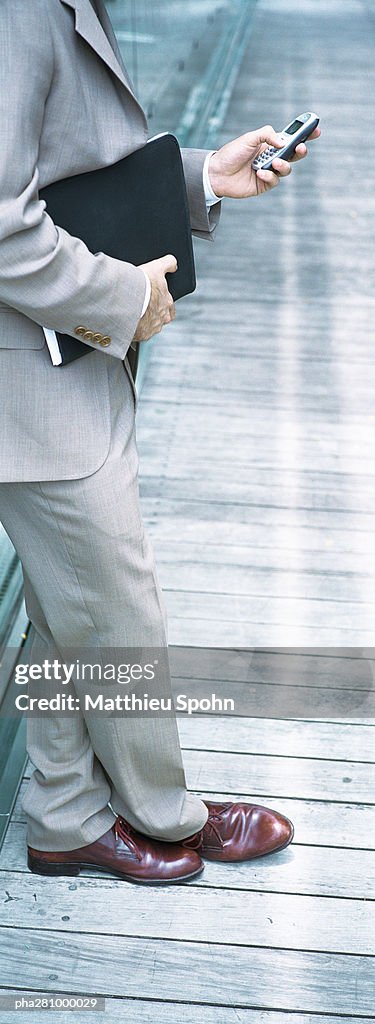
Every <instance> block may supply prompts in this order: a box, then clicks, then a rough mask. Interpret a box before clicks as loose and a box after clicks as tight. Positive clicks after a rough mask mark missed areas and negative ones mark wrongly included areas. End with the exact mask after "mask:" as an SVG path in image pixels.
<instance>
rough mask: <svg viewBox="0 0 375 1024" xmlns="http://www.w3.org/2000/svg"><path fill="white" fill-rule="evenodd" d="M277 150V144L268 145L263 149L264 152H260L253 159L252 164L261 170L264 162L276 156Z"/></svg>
mask: <svg viewBox="0 0 375 1024" xmlns="http://www.w3.org/2000/svg"><path fill="white" fill-rule="evenodd" d="M277 152H278V150H277V149H276V146H268V147H267V149H264V150H263V153H260V154H259V156H257V157H256V159H255V160H253V164H252V166H253V167H254V168H255V169H256V170H259V168H260V167H262V166H263V164H265V163H267V161H268V160H272V157H273V156H275V153H277Z"/></svg>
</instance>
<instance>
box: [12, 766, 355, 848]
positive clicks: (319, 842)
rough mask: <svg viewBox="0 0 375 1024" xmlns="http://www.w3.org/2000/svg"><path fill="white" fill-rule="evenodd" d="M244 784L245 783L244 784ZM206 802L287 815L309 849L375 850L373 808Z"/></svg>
mask: <svg viewBox="0 0 375 1024" xmlns="http://www.w3.org/2000/svg"><path fill="white" fill-rule="evenodd" d="M242 781H243V780H242ZM26 785H27V782H23V783H22V785H21V787H20V792H19V794H18V797H17V801H16V804H15V809H14V812H13V817H12V820H13V821H15V822H24V821H25V815H24V813H23V810H22V806H21V804H22V799H23V795H24V793H25V788H26ZM197 792H198V793H199V794H200V795H201V796H202V799H206V800H212V801H215V800H219V801H220V800H223V801H226V800H247V801H248V802H249V803H261V804H263V805H265V806H267V807H273V808H274V809H275V810H279V811H281V812H282V813H283V814H286V816H287V817H288V818H291V819H292V820H293V823H294V825H295V830H296V840H297V841H298V843H303V844H306V845H307V846H332V847H344V848H346V847H350V848H352V849H358V850H374V849H375V834H374V808H373V806H369V805H367V804H343V803H330V802H329V801H327V800H325V801H320V800H299V799H287V798H282V799H280V798H278V797H275V796H274V795H270V793H264V794H262V796H261V797H260V795H259V794H255V793H253V792H247V793H246V792H244V791H242V792H234V791H232V792H230V791H228V789H226V790H222V791H220V792H218V791H213V790H212V789H211V790H197Z"/></svg>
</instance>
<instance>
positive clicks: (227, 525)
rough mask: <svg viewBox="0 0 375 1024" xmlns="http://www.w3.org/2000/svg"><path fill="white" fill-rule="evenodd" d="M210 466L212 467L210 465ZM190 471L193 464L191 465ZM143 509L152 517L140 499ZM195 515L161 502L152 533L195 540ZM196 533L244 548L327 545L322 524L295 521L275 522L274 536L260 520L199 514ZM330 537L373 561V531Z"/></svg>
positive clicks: (340, 548)
mask: <svg viewBox="0 0 375 1024" xmlns="http://www.w3.org/2000/svg"><path fill="white" fill-rule="evenodd" d="M212 469H213V467H212ZM191 471H193V467H192V466H191ZM215 472H218V473H220V466H217V467H215ZM143 506H144V509H145V515H146V518H148V519H149V520H150V521H152V520H153V516H152V514H151V515H150V516H147V507H146V506H147V503H145V502H143ZM197 518H198V517H197V515H195V517H194V518H190V517H188V516H183V515H181V516H180V515H179V516H178V517H176V516H175V515H174V514H173V515H171V514H170V513H169V510H168V502H163V516H162V517H160V518H158V521H157V527H158V528H157V531H155V536H157V538H159V539H160V540H162V539H164V540H166V539H168V540H171V541H173V540H175V541H176V540H178V538H179V537H182V538H184V540H185V542H186V541H187V540H193V541H194V540H195V539H196V532H197V522H196V520H197ZM291 527H293V537H292V536H291V533H290V529H291ZM199 533H200V538H199V539H200V543H207V544H209V543H215V544H219V543H222V544H230V545H237V546H242V545H244V546H245V547H247V546H249V545H250V546H251V545H253V546H256V545H257V544H264V543H265V542H266V545H267V546H272V544H273V543H274V542H277V544H278V546H279V547H280V546H281V545H282V543H283V542H284V547H285V550H288V548H289V547H292V548H293V547H298V549H299V550H304V548H307V549H308V550H310V551H318V552H319V551H321V550H322V551H324V548H325V547H328V546H329V544H328V545H327V544H326V542H325V540H326V539H327V530H326V529H324V528H323V527H319V526H316V527H315V526H314V524H312V525H311V526H305V525H304V524H303V523H301V522H299V523H297V522H295V523H294V524H289V526H288V525H286V526H285V527H284V526H283V525H282V524H281V525H280V526H279V527H278V526H277V525H275V534H276V537H275V538H274V537H273V531H272V529H270V530H266V529H265V528H264V527H263V524H262V523H259V524H257V523H254V524H252V525H250V524H247V523H243V522H224V521H223V520H222V519H221V518H220V519H217V518H216V519H215V518H213V517H212V516H211V518H209V519H207V520H206V519H203V517H202V521H200V517H199ZM330 536H332V545H333V543H334V545H335V548H336V551H338V552H339V551H346V550H347V549H348V548H349V549H350V550H352V551H353V552H355V553H357V552H358V553H360V552H361V551H362V552H364V551H365V550H366V549H367V554H368V558H369V564H370V565H371V564H372V558H373V554H372V552H373V534H372V533H369V532H368V531H367V532H366V531H365V530H364V531H361V530H358V531H357V530H350V531H347V530H344V529H340V528H339V527H338V528H337V529H334V530H332V535H331V534H330V533H329V531H328V540H329V539H330Z"/></svg>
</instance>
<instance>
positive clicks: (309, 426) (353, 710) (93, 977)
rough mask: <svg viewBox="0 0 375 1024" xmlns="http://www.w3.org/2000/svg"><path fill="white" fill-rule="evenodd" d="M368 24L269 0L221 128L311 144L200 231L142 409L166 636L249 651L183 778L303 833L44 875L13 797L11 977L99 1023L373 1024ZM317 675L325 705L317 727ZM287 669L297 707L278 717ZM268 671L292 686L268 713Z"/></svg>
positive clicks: (6, 923) (197, 726)
mask: <svg viewBox="0 0 375 1024" xmlns="http://www.w3.org/2000/svg"><path fill="white" fill-rule="evenodd" d="M368 12H369V13H368ZM373 28H374V23H373V21H372V20H371V9H370V5H369V4H367V3H362V2H360V0H345V2H341V0H340V2H337V0H328V2H326V0H316V2H315V0H259V4H258V8H257V13H256V16H255V22H254V28H253V33H252V36H251V41H250V45H249V47H248V51H247V53H246V55H245V59H244V62H243V66H242V69H241V74H240V76H239V79H238V82H237V85H236V88H235V91H234V94H233V97H232V101H231V104H230V106H229V109H228V113H227V118H226V123H225V126H224V131H223V133H222V137H223V139H224V138H225V139H227V138H229V137H230V136H231V135H232V134H235V133H239V132H240V131H242V130H244V129H245V128H246V127H247V126H249V127H250V126H252V125H254V124H257V123H261V122H266V121H269V120H271V121H273V122H274V123H275V125H276V126H277V127H282V126H283V124H285V123H286V121H287V120H288V119H289V118H290V117H291V116H293V114H295V113H297V112H298V111H299V110H300V109H301V108H302V109H304V108H306V107H308V106H313V107H314V108H315V109H317V110H318V111H319V113H321V116H322V121H323V128H324V131H325V136H324V141H323V140H322V142H321V144H320V146H319V148H318V146H317V147H316V150H315V151H314V153H313V155H312V156H311V161H310V162H307V163H306V165H303V166H301V167H299V168H297V169H296V171H295V173H294V175H293V181H289V182H287V183H283V184H282V185H281V186H280V188H279V189H278V190H276V191H275V193H274V194H272V195H270V196H267V197H264V198H263V199H262V200H259V201H252V202H249V203H248V204H245V205H242V206H241V207H240V206H236V204H233V203H232V204H231V203H228V204H226V206H225V209H224V211H223V221H222V226H221V228H220V235H218V238H217V243H216V244H215V245H212V246H208V245H206V246H204V245H203V243H201V244H199V243H198V244H197V253H198V264H199V272H200V287H199V291H198V292H197V294H196V295H195V296H193V297H191V298H190V299H189V300H188V301H187V302H186V304H185V305H184V306H183V307H182V308H181V311H180V312H179V317H178V321H176V325H175V326H173V328H172V329H171V330H168V331H165V333H164V334H163V335H162V336H161V337H160V339H158V342H157V345H155V346H154V348H153V353H152V357H151V363H150V367H149V371H148V377H147V381H146V385H145V388H144V392H143V394H142V398H141V402H140V413H139V426H138V437H139V445H140V449H141V464H142V495H143V504H144V510H145V516H146V518H147V522H148V527H149V531H150V533H151V535H152V537H153V541H154V546H155V549H156V554H157V561H158V564H159V567H160V577H161V581H162V584H163V587H164V590H165V592H166V596H167V602H168V608H169V619H170V639H171V643H172V644H181V645H196V646H197V647H204V648H207V647H230V648H240V647H244V648H258V649H262V650H263V654H261V653H260V654H259V655H258V656H255V658H254V661H253V663H252V675H251V691H252V693H253V694H254V693H255V695H256V711H254V710H252V712H251V715H247V714H246V713H245V712H243V711H242V712H241V716H240V717H238V718H236V717H230V718H228V717H227V718H224V717H214V716H199V717H195V718H192V719H190V720H188V719H186V718H184V719H180V731H181V738H182V744H183V748H184V760H185V764H186V769H187V776H188V783H189V786H190V787H191V788H192V789H194V790H195V791H196V792H200V793H201V794H202V795H203V796H206V797H208V796H209V797H210V798H211V799H212V798H213V797H218V798H219V799H220V798H221V797H222V798H223V799H228V798H236V797H241V798H245V799H248V800H252V801H254V802H261V803H268V804H269V805H271V806H274V807H277V808H279V809H280V810H282V811H284V812H285V813H286V814H288V815H289V816H290V817H291V818H292V819H293V821H294V822H295V826H296V834H295V841H294V843H293V845H292V847H290V848H289V849H288V850H286V851H284V852H282V853H280V854H278V855H276V856H274V857H271V858H270V859H264V860H259V861H255V862H253V863H249V864H242V865H230V866H224V865H220V864H214V863H211V864H210V863H207V865H206V867H205V871H204V873H203V875H202V876H201V877H200V878H199V879H198V880H197V881H196V882H195V883H193V884H190V885H188V886H187V885H181V886H175V887H170V888H162V889H152V888H150V889H143V888H141V887H136V886H131V885H127V884H125V883H121V882H119V881H116V880H114V879H110V878H109V877H108V878H107V877H105V876H99V875H98V877H95V875H93V874H88V873H86V874H85V875H82V876H81V877H80V878H78V879H57V880H49V879H42V878H38V877H36V876H31V875H30V874H29V873H28V872H27V868H26V861H25V824H24V821H23V814H22V810H21V799H22V790H21V793H20V797H19V799H18V801H17V805H16V808H15V811H14V814H13V819H12V822H11V825H10V827H9V830H8V835H7V838H6V841H5V844H4V847H3V851H2V854H1V858H0V875H1V883H2V885H1V890H2V892H3V898H2V900H1V925H2V927H1V931H0V938H1V943H2V952H1V982H0V984H1V985H2V988H1V989H0V995H1V994H4V993H9V992H12V991H13V992H14V991H16V990H17V991H20V990H21V991H23V992H27V991H28V992H29V994H30V995H32V994H33V993H49V994H52V993H58V994H64V993H71V994H95V995H104V996H106V999H107V1007H106V1013H103V1014H102V1013H97V1014H96V1016H95V1018H94V1019H95V1020H97V1021H98V1024H99V1022H103V1024H104V1022H105V1021H108V1020H109V1019H110V1017H111V1016H112V1017H113V1018H114V1019H116V1020H121V1021H124V1022H125V1021H126V1022H129V1024H130V1022H132V1024H133V1022H134V1024H146V1022H147V1024H349V1022H354V1021H357V1020H358V1021H359V1020H360V1021H362V1024H369V1022H370V1020H372V1021H373V1020H375V1009H374V1007H375V970H374V968H375V959H374V955H375V923H374V922H375V915H374V883H375V815H374V782H375V769H374V762H375V756H374V738H375V727H374V719H373V718H371V717H370V714H369V713H367V711H366V707H367V706H366V705H364V704H363V703H362V700H361V699H360V698H359V697H358V693H359V691H360V690H361V689H366V688H367V689H369V690H370V689H371V686H372V687H373V674H372V669H373V664H374V663H373V662H372V663H371V662H370V660H369V659H370V658H374V650H373V648H372V645H373V642H374V641H373V638H374V636H375V632H374V629H375V627H374V579H375V545H374V519H373V509H374V498H375V473H374V459H373V454H374V443H373V437H372V434H373V425H374V412H373V394H374V383H375V381H374V358H373V326H372V325H373V314H374V293H373V290H372V287H371V286H372V278H373V270H372V261H373V253H372V234H373V233H372V231H371V230H370V226H369V212H372V211H373V202H374V201H373V184H372V182H371V180H370V179H371V175H370V172H369V171H367V172H366V174H364V175H362V173H361V174H360V178H359V177H358V167H357V166H356V167H355V166H354V162H353V153H355V151H356V149H357V147H359V148H360V147H361V144H362V131H363V123H365V124H367V123H369V121H370V97H371V98H372V91H371V88H370V81H371V80H372V79H373V74H374V72H373ZM301 31H302V32H303V39H304V41H305V42H304V45H303V46H302V45H301V42H300V40H301V35H300V33H301ZM342 69H344V75H343V74H342ZM358 69H360V70H361V72H362V75H359V74H358ZM367 97H368V100H367ZM366 104H368V105H367V107H366ZM363 106H365V107H366V109H365V111H363ZM371 113H372V110H371ZM344 125H345V126H346V128H345V133H344V132H343V126H344ZM349 132H350V146H349V145H348V144H347V143H348V134H349ZM366 141H367V142H368V145H369V147H370V149H371V147H373V146H374V143H373V142H372V139H371V138H370V139H369V140H366ZM343 143H345V144H346V145H344V149H343ZM371 155H372V154H371ZM372 164H373V161H372V160H371V159H370V161H369V164H368V166H372ZM356 175H357V177H356ZM370 246H371V249H370ZM286 647H295V648H297V650H296V652H295V654H294V655H289V656H288V670H287V672H286V673H284V674H283V673H282V671H281V670H280V658H282V657H283V656H284V654H285V653H286V652H285V648H286ZM304 647H305V648H309V652H307V651H304V650H303V648H304ZM271 649H272V650H271ZM277 649H281V651H280V654H279V655H277ZM272 651H273V652H275V653H274V654H273V653H272ZM366 651H367V660H366V658H365V654H366ZM275 659H276V660H275ZM277 659H278V660H277ZM364 665H365V667H366V666H367V675H366V671H365V680H366V679H367V680H368V682H367V683H366V681H365V683H363V666H364ZM276 666H277V668H276ZM328 684H329V686H330V688H332V689H333V688H334V689H335V694H336V696H335V704H334V705H332V703H331V704H330V705H329V708H330V711H329V713H327V714H326V715H325V716H324V715H321V716H320V718H319V720H312V715H311V712H310V713H309V711H310V707H311V705H310V703H309V701H310V698H311V694H312V692H313V691H314V688H316V687H319V685H320V686H323V688H324V687H326V688H327V687H328ZM186 685H189V686H190V687H191V689H192V692H193V691H194V687H195V689H197V688H198V689H199V685H200V684H199V683H198V682H197V681H195V680H194V679H191V680H190V683H189V684H187V683H186ZM236 685H237V682H236V679H235V678H234V679H233V678H232V680H231V686H232V688H233V690H235V688H236ZM228 686H229V683H228ZM288 687H294V689H298V688H299V691H300V693H302V704H303V698H304V695H305V694H306V704H305V707H306V711H305V714H303V713H301V714H300V715H299V716H293V715H292V714H290V713H289V712H288V708H289V707H290V703H289V701H290V696H289V697H288V696H287V688H288ZM271 688H273V690H274V691H275V690H277V691H278V692H279V693H282V694H284V693H285V695H286V697H285V714H284V715H280V716H279V717H278V718H272V717H270V713H269V708H270V706H271V703H270V702H271ZM360 696H361V695H360ZM300 699H301V698H300ZM267 708H268V713H267ZM367 710H368V709H367ZM259 714H262V715H263V716H264V717H262V718H260V717H258V716H259ZM25 784H26V782H24V783H23V786H24V785H25ZM18 1012H19V1013H20V1011H18ZM78 1016H79V1015H78ZM82 1016H83V1014H82ZM20 1017H21V1020H23V1019H24V1020H26V1019H28V1018H27V1017H26V1013H25V1014H22V1013H20ZM0 1019H1V1024H13V1020H14V1013H7V1012H5V1011H4V1012H3V1014H2V1015H1V1012H0ZM31 1019H32V1021H34V1022H36V1024H39V1021H42V1020H43V1021H45V1022H52V1021H54V1020H55V1019H57V1020H59V1021H62V1022H63V1024H68V1022H71V1021H72V1020H74V1019H77V1017H74V1016H73V1017H72V1015H71V1014H70V1013H66V1014H64V1013H61V1014H59V1015H58V1016H57V1018H56V1017H55V1014H54V1013H52V1012H51V1013H49V1012H47V1011H43V1012H42V1013H40V1014H38V1013H37V1012H34V1015H33V1016H32V1018H31Z"/></svg>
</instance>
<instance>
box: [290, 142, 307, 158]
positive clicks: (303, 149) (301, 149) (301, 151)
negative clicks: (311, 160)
mask: <svg viewBox="0 0 375 1024" xmlns="http://www.w3.org/2000/svg"><path fill="white" fill-rule="evenodd" d="M305 156H307V146H305V143H304V142H300V143H299V145H298V146H296V148H295V150H294V153H293V156H292V157H291V158H290V163H297V160H303V159H304V157H305Z"/></svg>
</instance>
